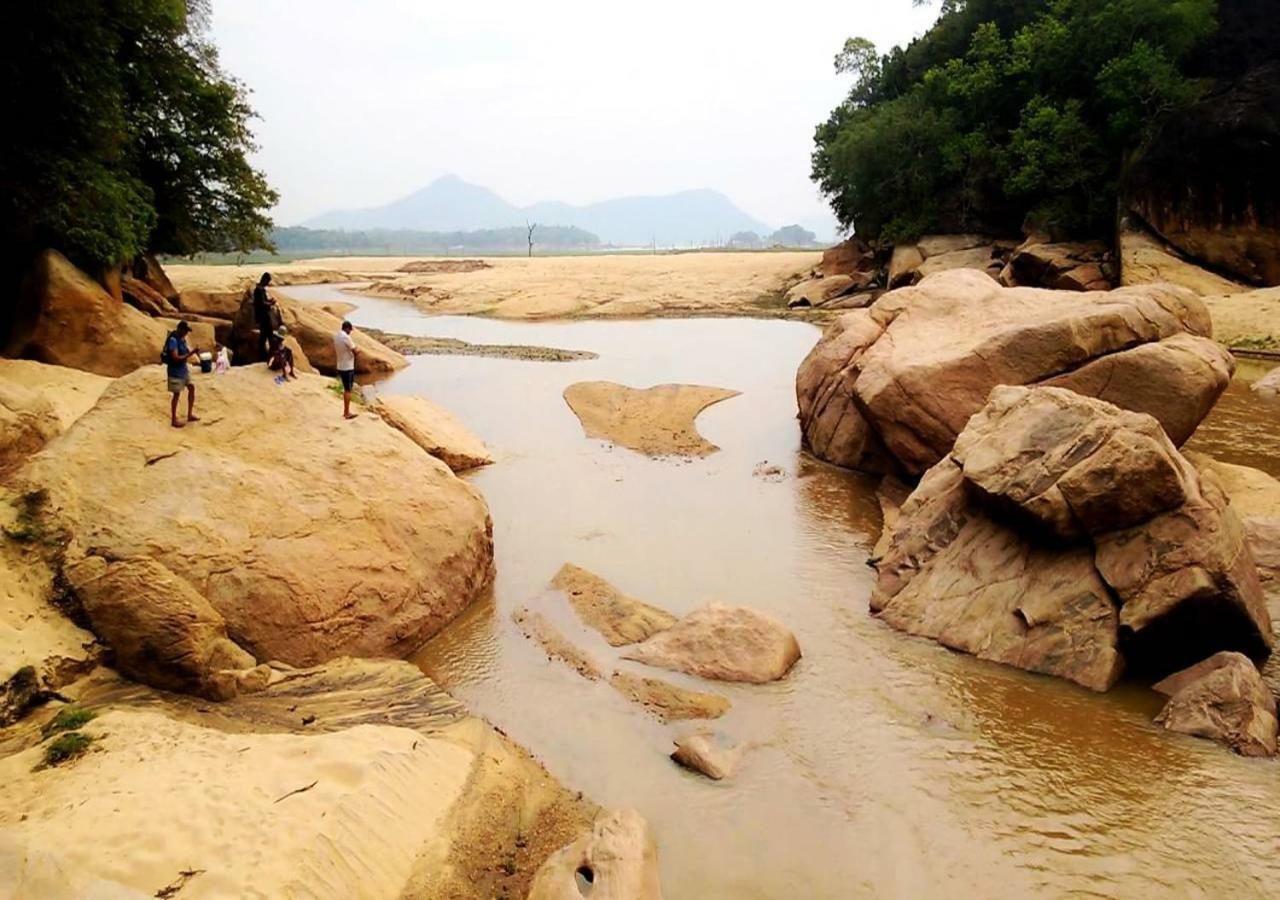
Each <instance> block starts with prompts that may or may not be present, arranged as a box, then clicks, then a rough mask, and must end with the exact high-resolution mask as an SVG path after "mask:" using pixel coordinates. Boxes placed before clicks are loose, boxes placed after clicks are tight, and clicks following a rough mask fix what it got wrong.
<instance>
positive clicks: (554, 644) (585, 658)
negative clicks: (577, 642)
mask: <svg viewBox="0 0 1280 900" xmlns="http://www.w3.org/2000/svg"><path fill="white" fill-rule="evenodd" d="M511 618H512V619H513V620H514V621H515V623H516V624H517V625H519V626H520V630H521V631H522V632H523V633H524V636H525V637H527V638H529V639H530V640H532V641H537V642H538V644H539V645H540V646H541V647H542V649H543V650H545V651H546V653H547V656H549V657H551V658H552V659H558V660H560V661H561V662H563V663H566V664H567V665H569V666H570V667H571V668H573V669H574V670H575V671H577V673H578V674H579V675H581V676H582V677H583V678H586V679H588V680H590V681H598V680H600V678H601V677H603V675H602V673H601V671H600V667H599V666H598V665H596V662H595V660H594V659H592V658H591V657H590V656H589V655H588V654H587V653H586V652H584V651H582V650H579V649H578V648H577V647H576V646H574V644H573V643H572V642H571V641H570V640H569V639H568V638H566V637H565V636H564V635H563V634H561V633H560V630H559V629H558V628H556V627H555V626H554V625H552V624H551V622H549V621H548V620H547V617H546V616H544V615H542V613H539V612H535V611H533V610H531V609H528V608H527V607H521V608H520V609H517V610H516V611H515V612H514V613H512V614H511Z"/></svg>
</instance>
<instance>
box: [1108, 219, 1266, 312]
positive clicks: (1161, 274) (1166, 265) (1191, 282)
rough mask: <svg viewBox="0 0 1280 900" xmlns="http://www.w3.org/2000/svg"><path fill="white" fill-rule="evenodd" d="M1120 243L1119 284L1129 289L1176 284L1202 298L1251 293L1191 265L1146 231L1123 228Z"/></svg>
mask: <svg viewBox="0 0 1280 900" xmlns="http://www.w3.org/2000/svg"><path fill="white" fill-rule="evenodd" d="M1119 240H1120V283H1121V284H1122V285H1125V286H1126V287H1127V286H1129V285H1141V284H1175V285H1177V286H1179V287H1182V288H1186V289H1187V290H1190V291H1193V292H1194V293H1196V294H1199V295H1200V296H1202V297H1207V296H1214V295H1221V294H1238V293H1240V292H1241V291H1245V290H1248V285H1245V284H1241V283H1240V282H1237V281H1232V280H1231V279H1229V278H1223V277H1222V276H1221V275H1217V274H1215V273H1213V272H1210V271H1208V270H1206V269H1202V268H1201V267H1200V266H1197V265H1196V264H1195V263H1192V262H1188V261H1187V260H1185V259H1183V258H1182V257H1181V256H1178V255H1177V254H1175V253H1174V252H1172V251H1170V250H1169V249H1168V248H1166V247H1165V246H1164V245H1163V244H1162V243H1161V242H1160V241H1159V240H1158V239H1157V238H1155V237H1153V236H1152V235H1150V234H1149V233H1147V232H1146V231H1139V230H1135V229H1131V228H1122V229H1121V231H1120V238H1119Z"/></svg>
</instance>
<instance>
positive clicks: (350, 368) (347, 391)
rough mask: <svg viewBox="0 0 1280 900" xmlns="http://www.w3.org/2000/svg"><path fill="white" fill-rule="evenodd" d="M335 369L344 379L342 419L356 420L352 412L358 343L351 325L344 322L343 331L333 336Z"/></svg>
mask: <svg viewBox="0 0 1280 900" xmlns="http://www.w3.org/2000/svg"><path fill="white" fill-rule="evenodd" d="M333 355H334V357H335V363H334V368H336V369H337V370H338V377H339V378H341V379H342V417H343V418H344V419H354V418H355V416H354V415H353V414H352V412H351V389H352V387H353V386H354V385H355V383H356V342H355V341H354V340H352V338H351V323H350V322H343V323H342V330H341V331H339V332H337V333H336V334H334V336H333Z"/></svg>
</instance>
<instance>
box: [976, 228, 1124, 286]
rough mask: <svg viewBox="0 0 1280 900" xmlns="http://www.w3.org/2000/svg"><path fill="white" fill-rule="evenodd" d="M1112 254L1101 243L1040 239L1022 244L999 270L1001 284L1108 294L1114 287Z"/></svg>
mask: <svg viewBox="0 0 1280 900" xmlns="http://www.w3.org/2000/svg"><path fill="white" fill-rule="evenodd" d="M1115 276H1116V272H1115V266H1114V264H1113V262H1112V260H1111V254H1110V253H1109V252H1108V251H1107V248H1106V247H1105V246H1104V245H1103V244H1102V243H1101V242H1100V241H1092V242H1088V243H1058V242H1049V241H1043V240H1040V239H1039V238H1037V237H1031V238H1028V239H1027V240H1026V241H1023V242H1022V243H1021V244H1019V245H1018V246H1017V247H1015V248H1014V250H1013V252H1012V253H1011V254H1010V256H1009V262H1008V263H1007V264H1006V265H1005V267H1004V268H1003V269H1002V270H1001V271H1000V283H1001V284H1003V285H1005V286H1007V287H1016V286H1019V285H1022V286H1027V287H1046V288H1054V289H1056V290H1061V291H1109V290H1111V288H1113V287H1114V286H1115V281H1116V277H1115Z"/></svg>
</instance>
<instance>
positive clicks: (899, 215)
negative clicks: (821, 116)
mask: <svg viewBox="0 0 1280 900" xmlns="http://www.w3.org/2000/svg"><path fill="white" fill-rule="evenodd" d="M913 2H915V3H916V5H920V4H921V2H922V0H913ZM1252 2H1255V0H1223V2H1222V3H1221V4H1219V3H1218V2H1216V0H943V3H942V6H941V11H940V14H939V17H938V19H937V21H936V23H935V24H934V25H933V27H932V28H930V29H929V30H928V31H927V32H926V33H925V34H924V35H923V36H921V37H920V38H918V39H916V40H914V41H912V42H911V43H910V44H909V45H908V46H906V47H894V48H893V49H892V50H891V51H889V52H888V53H886V54H883V55H880V54H878V53H877V52H876V48H875V46H874V45H873V44H872V43H871V42H870V41H868V40H866V39H863V38H851V39H849V40H848V41H847V42H846V43H845V45H844V48H843V49H842V50H841V52H840V53H839V54H838V55H837V57H836V69H837V71H840V72H844V73H847V74H849V75H851V76H852V77H853V79H854V83H853V86H852V88H851V89H850V92H849V94H848V96H847V97H846V99H845V100H844V101H843V102H842V103H841V104H840V105H839V106H838V107H836V109H835V110H834V111H833V112H832V113H831V116H830V117H829V118H828V120H827V121H826V122H824V123H822V124H821V125H819V126H818V127H817V130H816V133H815V148H814V151H813V178H814V180H815V181H816V182H817V183H818V185H819V186H820V187H821V189H822V191H823V192H824V193H825V194H826V195H827V197H828V198H829V199H830V202H831V207H832V210H833V211H834V212H835V214H836V217H837V218H838V219H839V221H840V223H841V225H842V226H843V227H845V228H848V229H853V230H856V231H857V233H858V234H860V235H862V236H863V237H866V238H872V239H874V238H885V239H888V240H909V239H913V238H915V237H918V236H919V235H920V234H922V233H926V232H931V231H942V232H963V231H985V232H989V233H1014V232H1016V231H1017V230H1019V229H1028V228H1036V229H1040V230H1045V231H1048V232H1050V233H1052V234H1057V235H1061V236H1089V237H1104V236H1108V235H1110V234H1111V233H1112V232H1113V231H1114V228H1115V225H1116V217H1117V204H1118V200H1119V198H1120V196H1121V195H1122V193H1123V191H1124V187H1125V180H1126V176H1127V175H1128V174H1129V173H1130V171H1131V170H1132V167H1133V166H1134V164H1135V163H1136V162H1137V161H1139V160H1141V158H1142V157H1143V154H1144V152H1145V151H1146V150H1147V149H1148V148H1149V147H1151V146H1152V145H1153V144H1155V143H1156V142H1158V141H1160V139H1161V128H1162V126H1163V125H1164V124H1165V123H1166V122H1168V121H1169V120H1170V119H1171V118H1173V117H1176V116H1177V115H1179V114H1180V113H1182V112H1184V111H1186V110H1188V109H1189V108H1190V107H1192V106H1193V105H1194V104H1195V103H1196V102H1197V100H1198V99H1200V98H1201V97H1202V96H1203V95H1204V93H1205V92H1206V90H1207V89H1208V87H1209V86H1211V85H1212V83H1213V78H1212V76H1213V75H1215V74H1221V71H1215V69H1217V70H1221V69H1222V68H1223V67H1224V66H1226V67H1228V68H1229V67H1231V66H1232V65H1233V64H1235V65H1239V64H1240V63H1236V62H1235V61H1233V60H1229V59H1224V58H1223V57H1224V56H1228V55H1230V53H1229V51H1227V50H1226V49H1225V48H1226V44H1225V43H1223V44H1221V45H1215V44H1214V43H1213V40H1214V39H1215V36H1216V35H1217V33H1218V30H1219V17H1220V12H1221V13H1222V14H1223V15H1225V14H1226V13H1228V12H1230V14H1231V16H1232V17H1233V18H1234V19H1239V20H1240V21H1241V22H1244V21H1245V20H1246V19H1248V20H1256V19H1257V18H1258V15H1259V13H1258V10H1254V9H1248V7H1249V6H1250V4H1251V3H1252ZM1258 5H1259V8H1260V7H1262V6H1265V4H1258ZM1220 6H1221V7H1222V9H1221V10H1220ZM1273 13H1274V10H1273ZM1244 27H1245V26H1241V29H1243V28H1244ZM1243 37H1244V38H1245V39H1247V35H1245V36H1243ZM1241 38H1242V36H1241V35H1238V34H1237V35H1234V36H1233V39H1235V40H1237V42H1239V40H1241Z"/></svg>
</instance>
